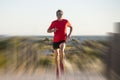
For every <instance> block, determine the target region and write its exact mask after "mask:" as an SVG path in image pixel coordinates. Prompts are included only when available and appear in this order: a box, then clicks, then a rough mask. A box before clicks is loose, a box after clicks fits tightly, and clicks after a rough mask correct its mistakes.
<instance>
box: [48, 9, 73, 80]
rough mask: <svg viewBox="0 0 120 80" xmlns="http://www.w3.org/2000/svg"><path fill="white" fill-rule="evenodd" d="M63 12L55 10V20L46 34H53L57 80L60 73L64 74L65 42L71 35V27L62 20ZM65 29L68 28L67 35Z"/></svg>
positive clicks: (66, 21) (67, 22)
mask: <svg viewBox="0 0 120 80" xmlns="http://www.w3.org/2000/svg"><path fill="white" fill-rule="evenodd" d="M62 15H63V11H62V10H57V12H56V16H57V20H54V21H53V22H52V23H51V25H50V27H49V28H48V30H47V32H48V33H52V32H54V39H53V49H54V53H55V62H56V76H57V78H59V76H60V71H61V73H64V49H65V46H66V44H65V43H66V40H67V39H68V38H70V36H71V33H72V30H73V28H72V26H71V24H70V22H69V21H68V20H66V19H62ZM67 27H69V28H70V31H69V34H68V35H67Z"/></svg>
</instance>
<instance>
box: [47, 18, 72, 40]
mask: <svg viewBox="0 0 120 80" xmlns="http://www.w3.org/2000/svg"><path fill="white" fill-rule="evenodd" d="M70 26H71V24H70V22H69V21H68V20H66V19H62V20H60V21H59V20H55V21H53V22H52V23H51V25H50V27H49V29H53V28H57V30H56V32H54V40H53V41H54V42H59V41H62V40H66V38H67V27H70Z"/></svg>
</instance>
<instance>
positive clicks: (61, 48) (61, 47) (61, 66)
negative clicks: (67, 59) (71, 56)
mask: <svg viewBox="0 0 120 80" xmlns="http://www.w3.org/2000/svg"><path fill="white" fill-rule="evenodd" d="M65 46H66V44H65V43H64V42H63V43H61V44H60V58H61V60H60V68H61V72H63V73H64V54H65V53H64V50H65Z"/></svg>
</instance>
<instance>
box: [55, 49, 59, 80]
mask: <svg viewBox="0 0 120 80" xmlns="http://www.w3.org/2000/svg"><path fill="white" fill-rule="evenodd" d="M54 53H55V63H56V76H57V78H59V76H60V66H59V49H55V50H54Z"/></svg>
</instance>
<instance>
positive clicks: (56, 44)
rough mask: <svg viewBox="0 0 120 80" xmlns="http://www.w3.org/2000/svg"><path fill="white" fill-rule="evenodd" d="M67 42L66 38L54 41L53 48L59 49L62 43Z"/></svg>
mask: <svg viewBox="0 0 120 80" xmlns="http://www.w3.org/2000/svg"><path fill="white" fill-rule="evenodd" d="M63 42H65V40H62V41H59V42H53V49H58V48H60V47H59V46H60V44H61V43H63Z"/></svg>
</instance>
